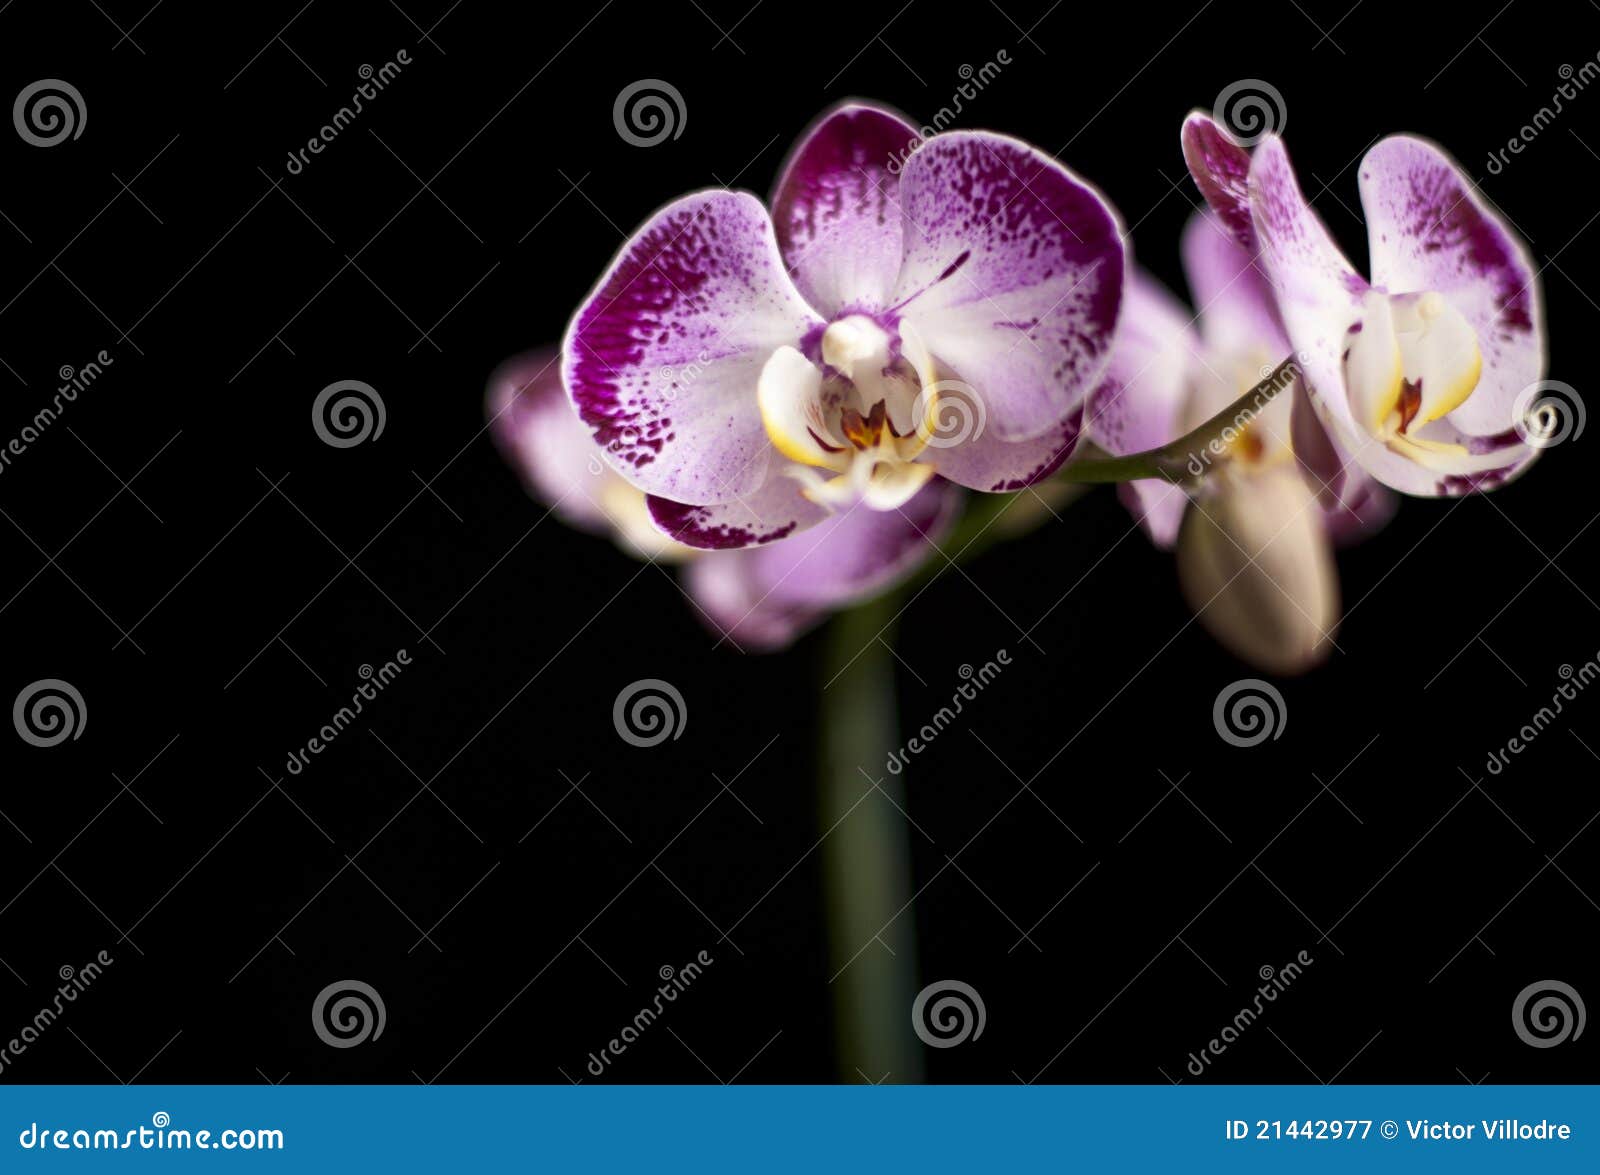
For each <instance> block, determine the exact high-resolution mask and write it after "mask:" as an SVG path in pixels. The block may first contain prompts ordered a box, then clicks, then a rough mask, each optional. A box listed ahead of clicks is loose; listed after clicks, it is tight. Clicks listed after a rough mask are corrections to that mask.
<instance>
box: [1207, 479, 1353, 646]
mask: <svg viewBox="0 0 1600 1175" xmlns="http://www.w3.org/2000/svg"><path fill="white" fill-rule="evenodd" d="M1178 581H1179V584H1180V586H1181V587H1182V589H1183V595H1184V599H1185V600H1186V601H1187V602H1188V604H1189V606H1190V607H1191V608H1192V609H1194V611H1195V613H1196V615H1197V616H1198V617H1199V619H1200V622H1201V623H1202V624H1204V625H1205V627H1206V629H1207V630H1208V631H1209V632H1210V633H1211V635H1212V636H1214V637H1215V638H1216V639H1217V640H1218V641H1219V642H1220V643H1221V644H1223V645H1224V646H1226V647H1227V648H1228V650H1229V651H1230V652H1232V653H1233V654H1234V655H1235V656H1237V657H1239V658H1240V659H1241V660H1244V661H1248V662H1250V664H1252V665H1254V666H1256V667H1258V668H1260V669H1264V670H1266V671H1267V672H1269V673H1277V674H1294V673H1303V672H1305V671H1306V670H1307V669H1310V668H1311V667H1312V666H1314V665H1316V664H1317V663H1319V662H1320V661H1322V660H1323V659H1324V658H1325V657H1326V656H1327V655H1328V653H1329V651H1330V650H1331V649H1332V647H1333V632H1334V629H1336V628H1337V627H1338V624H1339V580H1338V575H1337V573H1336V572H1335V569H1334V563H1333V555H1332V551H1331V546H1330V543H1329V540H1328V536H1327V532H1326V530H1325V529H1324V526H1323V521H1322V514H1321V511H1320V510H1318V508H1317V504H1316V500H1315V496H1314V495H1313V493H1312V492H1311V490H1310V488H1309V487H1308V486H1307V485H1306V483H1305V481H1304V480H1303V479H1302V478H1301V476H1300V475H1299V473H1298V472H1297V471H1296V470H1295V468H1294V467H1293V466H1290V465H1284V466H1278V467H1275V468H1271V469H1264V470H1256V471H1252V472H1250V473H1248V474H1243V475H1240V476H1225V477H1221V478H1218V479H1217V480H1216V482H1215V483H1214V484H1213V488H1212V492H1210V493H1208V494H1206V495H1204V496H1203V497H1201V498H1197V499H1196V500H1195V501H1194V502H1193V503H1191V505H1190V506H1189V509H1188V511H1187V512H1186V514H1185V516H1184V520H1183V527H1182V530H1181V531H1180V532H1179V535H1178Z"/></svg>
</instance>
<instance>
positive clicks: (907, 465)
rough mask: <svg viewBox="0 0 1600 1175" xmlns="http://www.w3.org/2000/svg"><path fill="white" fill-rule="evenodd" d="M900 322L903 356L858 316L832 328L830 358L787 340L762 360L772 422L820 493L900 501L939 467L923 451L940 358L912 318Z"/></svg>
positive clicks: (893, 505)
mask: <svg viewBox="0 0 1600 1175" xmlns="http://www.w3.org/2000/svg"><path fill="white" fill-rule="evenodd" d="M899 330H900V353H899V355H898V356H896V355H895V354H894V349H893V347H892V345H891V339H890V336H889V333H888V332H887V331H886V330H884V329H883V327H882V326H880V325H879V324H878V323H877V322H876V321H874V320H873V319H871V318H868V317H866V316H865V315H850V316H848V317H845V318H840V319H838V320H836V321H834V322H832V323H830V324H829V325H828V327H827V329H825V330H824V331H823V334H822V342H821V352H822V366H820V367H819V366H818V365H816V364H814V363H812V362H811V361H810V360H809V359H807V358H806V357H805V356H804V355H802V354H801V353H800V352H799V351H798V350H796V349H795V348H793V347H779V348H778V349H777V350H776V351H774V352H773V354H772V357H771V358H770V359H768V360H767V363H766V365H765V366H764V367H763V368H762V370H761V377H760V379H759V380H758V381H757V384H756V396H757V400H758V401H759V403H760V406H761V420H762V423H763V424H764V425H765V427H766V431H767V436H768V437H769V438H770V439H771V441H772V445H773V447H774V448H775V449H777V450H778V452H780V453H782V454H783V455H784V456H785V457H787V458H789V460H790V461H791V462H793V464H792V465H790V466H789V468H788V469H787V470H786V471H785V472H786V473H788V474H789V476H791V477H793V478H795V479H796V480H797V481H798V482H799V483H800V492H801V493H803V494H804V495H805V496H806V497H807V498H809V499H811V500H812V501H813V502H816V503H818V504H820V505H824V506H828V507H830V508H833V509H842V508H845V507H848V506H850V505H852V504H854V503H855V502H857V501H861V502H864V503H865V504H866V505H868V506H870V507H872V508H873V509H877V510H893V509H897V508H898V507H900V506H902V505H904V504H905V503H906V502H907V501H908V500H910V498H911V497H912V495H914V494H915V493H916V492H917V491H918V490H920V489H921V488H922V487H923V486H924V485H925V484H927V482H928V480H929V479H930V478H931V477H932V476H933V473H934V469H933V466H932V465H930V464H928V463H926V462H919V461H917V460H916V458H917V457H918V456H919V455H920V454H921V453H922V451H923V449H924V448H926V447H927V444H928V441H929V439H930V437H931V435H932V428H933V424H932V422H933V418H934V416H933V414H934V410H935V408H936V404H937V399H938V393H937V388H936V386H935V385H936V382H937V381H936V377H935V373H934V372H935V369H934V364H933V359H932V356H931V355H929V353H928V351H927V348H926V347H924V346H923V345H922V342H921V340H920V339H919V338H918V337H917V336H916V334H915V332H914V331H912V330H911V328H910V326H909V325H908V324H906V323H901V324H900V328H899ZM822 471H827V472H828V473H831V474H833V476H831V477H829V476H826V475H825V474H824V472H822Z"/></svg>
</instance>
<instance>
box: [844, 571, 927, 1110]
mask: <svg viewBox="0 0 1600 1175" xmlns="http://www.w3.org/2000/svg"><path fill="white" fill-rule="evenodd" d="M901 600H902V596H901V593H899V592H888V593H886V594H884V595H881V596H879V597H878V598H877V599H874V600H869V601H867V602H865V603H863V604H860V605H858V606H857V607H855V608H852V609H850V610H849V611H846V612H841V613H840V614H839V615H838V616H836V617H835V618H834V620H833V621H832V623H831V624H830V625H829V629H828V632H827V641H826V649H825V660H824V664H823V682H824V687H823V690H822V696H821V702H820V714H819V721H820V726H821V733H820V755H819V759H820V762H819V763H818V769H819V771H820V779H819V784H820V791H821V833H822V848H821V853H822V874H823V886H824V890H825V893H826V899H827V910H828V940H829V954H830V963H829V967H828V973H829V975H830V976H831V977H832V982H831V985H830V986H831V989H832V991H833V999H834V1031H835V1038H836V1042H837V1044H836V1052H837V1058H838V1067H839V1074H840V1078H841V1080H844V1081H848V1082H856V1081H863V1080H865V1081H870V1082H874V1083H877V1082H882V1081H885V1080H887V1081H888V1082H889V1083H891V1084H906V1083H917V1082H920V1081H921V1080H922V1078H923V1069H922V1048H921V1045H920V1044H919V1043H918V1041H917V1039H916V1037H915V1035H914V1034H913V1031H912V1027H911V1004H912V1002H913V1000H914V999H915V998H916V990H917V989H916V978H917V949H916V946H917V942H916V924H915V916H914V913H913V912H912V910H911V909H910V906H911V899H912V894H913V889H912V884H911V876H912V873H911V843H910V835H909V824H910V822H909V820H908V819H907V817H906V816H905V815H904V814H903V812H904V808H905V805H906V796H905V782H904V780H905V777H904V776H896V775H888V774H887V773H885V772H884V771H883V770H882V767H881V765H882V764H883V763H884V762H885V761H886V760H887V758H888V755H889V753H890V752H891V751H892V750H893V749H894V748H895V747H896V746H897V745H898V743H899V741H900V739H899V725H898V721H897V714H896V706H895V687H894V654H893V652H892V646H893V641H894V619H895V616H896V614H897V613H898V612H899V610H900V606H901ZM880 777H881V778H880ZM874 781H877V782H876V783H875V782H874Z"/></svg>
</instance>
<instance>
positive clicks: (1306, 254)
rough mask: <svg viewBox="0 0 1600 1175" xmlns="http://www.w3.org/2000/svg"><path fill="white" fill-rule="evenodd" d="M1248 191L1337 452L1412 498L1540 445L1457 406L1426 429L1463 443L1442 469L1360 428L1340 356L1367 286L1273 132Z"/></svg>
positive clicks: (1254, 163)
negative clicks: (1481, 429)
mask: <svg viewBox="0 0 1600 1175" xmlns="http://www.w3.org/2000/svg"><path fill="white" fill-rule="evenodd" d="M1250 198H1251V208H1252V212H1253V214H1254V217H1255V225H1256V237H1257V240H1258V241H1259V242H1260V244H1261V257H1262V260H1263V262H1265V264H1266V269H1267V273H1268V276H1269V277H1270V279H1271V281H1272V284H1273V288H1274V290H1275V291H1276V293H1277V302H1278V310H1279V312H1280V313H1281V315H1282V316H1283V323H1284V326H1285V327H1286V328H1287V330H1288V332H1289V339H1290V341H1291V342H1292V343H1293V344H1294V347H1295V353H1296V356H1297V357H1298V358H1299V360H1300V362H1301V365H1302V367H1303V369H1304V372H1305V375H1306V377H1307V378H1308V380H1309V383H1310V390H1311V399H1312V403H1313V405H1314V406H1315V408H1316V410H1317V417H1318V419H1320V420H1321V421H1322V424H1323V426H1324V427H1325V428H1327V430H1328V432H1329V434H1330V435H1331V436H1332V437H1333V439H1334V442H1335V443H1336V444H1337V445H1338V447H1339V449H1340V451H1341V452H1343V453H1346V454H1348V455H1349V456H1350V458H1351V459H1353V460H1354V461H1356V462H1358V463H1359V464H1360V465H1361V467H1362V468H1363V469H1365V470H1366V471H1367V472H1368V473H1370V474H1371V475H1372V476H1373V477H1375V478H1376V479H1377V480H1378V481H1380V482H1382V483H1383V484H1384V485H1386V486H1388V487H1390V488H1391V489H1395V490H1398V491H1400V492H1401V493H1403V494H1412V495H1415V496H1418V497H1440V496H1458V495H1461V494H1467V493H1474V492H1477V491H1480V490H1484V489H1490V488H1493V487H1495V486H1498V485H1503V484H1505V483H1506V482H1507V481H1509V480H1510V479H1511V478H1513V477H1515V476H1516V475H1517V474H1518V473H1520V472H1521V471H1522V470H1523V469H1525V468H1526V467H1527V465H1528V464H1529V463H1530V462H1531V461H1532V460H1533V459H1534V457H1536V456H1537V454H1538V450H1536V449H1532V448H1530V447H1529V446H1527V445H1525V444H1523V443H1521V441H1520V440H1519V439H1518V438H1517V436H1516V434H1515V433H1514V432H1512V431H1511V430H1510V429H1509V428H1507V429H1506V430H1505V431H1503V432H1500V433H1497V434H1494V435H1490V436H1484V435H1477V436H1473V435H1468V434H1466V433H1464V432H1462V431H1461V430H1460V429H1459V427H1458V426H1456V424H1455V419H1454V413H1452V414H1451V415H1450V416H1447V417H1445V419H1444V420H1442V421H1440V422H1438V423H1437V424H1436V425H1435V426H1433V429H1432V430H1431V432H1430V435H1432V436H1433V437H1434V439H1436V440H1440V441H1444V442H1446V443H1455V444H1461V445H1463V446H1464V447H1465V448H1466V449H1467V450H1468V455H1467V456H1465V457H1463V458H1461V459H1460V460H1459V461H1457V462H1455V463H1454V464H1453V466H1452V468H1451V469H1450V470H1449V471H1441V470H1438V469H1431V468H1428V467H1427V466H1424V465H1422V464H1420V463H1419V462H1416V461H1413V460H1411V459H1410V458H1409V457H1406V456H1404V455H1402V454H1400V453H1397V452H1395V451H1394V450H1392V449H1390V448H1388V447H1387V446H1386V445H1383V444H1381V443H1379V442H1377V441H1375V440H1374V439H1373V438H1372V437H1371V435H1370V434H1368V433H1367V432H1366V431H1365V430H1364V429H1363V428H1361V426H1360V425H1359V424H1358V423H1357V422H1356V420H1355V418H1354V416H1353V414H1352V412H1351V409H1350V401H1349V398H1348V396H1347V395H1346V394H1345V387H1344V373H1343V364H1342V358H1343V347H1344V339H1345V331H1346V329H1347V328H1348V327H1349V326H1350V325H1351V323H1352V322H1355V321H1358V319H1359V313H1360V299H1361V297H1362V296H1363V295H1364V294H1365V292H1366V290H1367V289H1368V288H1369V287H1368V286H1367V283H1366V282H1365V281H1364V280H1363V279H1362V278H1361V277H1360V276H1359V275H1358V274H1357V273H1355V271H1354V270H1352V269H1351V268H1350V263H1349V262H1348V261H1346V260H1345V258H1344V254H1342V253H1341V252H1340V251H1339V248H1338V246H1337V245H1335V244H1334V243H1333V239H1332V238H1331V237H1330V236H1329V235H1328V230H1327V229H1326V228H1325V227H1324V226H1323V224H1322V221H1321V220H1320V219H1319V218H1318V217H1317V214H1316V213H1315V212H1313V211H1312V210H1311V208H1310V207H1309V206H1308V205H1307V204H1306V202H1305V198H1304V197H1303V196H1302V195H1301V193H1300V187H1299V185H1298V184H1297V183H1296V182H1295V177H1294V171H1293V168H1292V167H1291V166H1290V164H1289V157H1288V154H1287V152H1285V151H1284V149H1283V144H1282V143H1281V142H1280V141H1279V140H1278V139H1277V138H1276V137H1275V136H1269V137H1268V138H1267V139H1266V140H1264V141H1263V142H1262V143H1261V145H1260V146H1258V147H1257V148H1256V150H1255V154H1254V155H1253V156H1252V157H1251V170H1250ZM1401 292H1404V291H1401ZM1458 411H1459V409H1458Z"/></svg>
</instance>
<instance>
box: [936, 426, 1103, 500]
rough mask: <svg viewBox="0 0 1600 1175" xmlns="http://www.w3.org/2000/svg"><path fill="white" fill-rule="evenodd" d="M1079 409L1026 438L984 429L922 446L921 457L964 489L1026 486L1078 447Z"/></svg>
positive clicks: (1007, 489) (1000, 489)
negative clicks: (939, 445)
mask: <svg viewBox="0 0 1600 1175" xmlns="http://www.w3.org/2000/svg"><path fill="white" fill-rule="evenodd" d="M1082 432H1083V409H1081V408H1080V409H1079V410H1078V411H1076V412H1074V413H1073V414H1072V415H1071V416H1069V417H1067V419H1066V420H1065V421H1063V422H1062V423H1061V424H1059V425H1057V426H1056V427H1055V428H1054V429H1052V430H1051V431H1049V432H1047V433H1044V434H1042V435H1040V436H1036V437H1033V438H1032V439H1030V440H1026V441H1003V440H1001V439H1000V438H999V437H998V436H996V435H995V433H994V432H992V431H990V430H988V429H985V430H984V431H983V432H982V433H980V434H979V435H978V436H977V437H975V438H973V439H971V440H968V441H964V442H962V443H961V444H959V445H952V446H951V447H950V448H948V449H925V450H924V451H923V454H922V457H921V460H923V461H925V462H927V463H928V464H930V465H932V466H933V467H934V468H935V469H937V470H938V471H939V473H940V475H941V476H943V477H947V478H949V479H950V480H951V481H953V482H955V483H956V484H957V485H963V486H966V487H967V488H968V489H973V490H982V491H983V492H985V493H990V494H1003V493H1009V492H1011V491H1012V490H1021V489H1026V488H1027V487H1028V486H1031V485H1035V484H1037V483H1039V482H1041V481H1043V480H1044V479H1045V478H1047V477H1049V476H1050V475H1051V474H1052V473H1054V472H1055V471H1056V470H1058V469H1060V468H1061V466H1062V464H1063V463H1064V462H1065V461H1066V459H1067V458H1068V457H1070V456H1072V451H1073V450H1074V449H1076V448H1077V447H1078V439H1079V437H1080V436H1081V435H1082Z"/></svg>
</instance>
